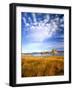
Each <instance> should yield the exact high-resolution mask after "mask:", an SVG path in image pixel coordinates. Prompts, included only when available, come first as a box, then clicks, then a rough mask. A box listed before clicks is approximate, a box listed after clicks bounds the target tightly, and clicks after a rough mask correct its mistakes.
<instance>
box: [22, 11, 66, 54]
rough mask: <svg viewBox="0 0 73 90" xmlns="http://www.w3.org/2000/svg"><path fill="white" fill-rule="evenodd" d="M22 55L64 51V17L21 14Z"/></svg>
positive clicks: (43, 14) (61, 15)
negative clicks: (52, 50) (55, 50)
mask: <svg viewBox="0 0 73 90" xmlns="http://www.w3.org/2000/svg"><path fill="white" fill-rule="evenodd" d="M21 31H22V33H21V38H22V41H21V42H22V53H31V52H41V51H50V50H51V49H52V48H55V49H57V50H64V15H63V14H51V13H30V12H22V13H21Z"/></svg>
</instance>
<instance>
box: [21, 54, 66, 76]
mask: <svg viewBox="0 0 73 90" xmlns="http://www.w3.org/2000/svg"><path fill="white" fill-rule="evenodd" d="M21 69H22V77H35V76H55V75H64V57H63V56H32V55H22V59H21Z"/></svg>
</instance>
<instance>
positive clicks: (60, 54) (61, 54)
mask: <svg viewBox="0 0 73 90" xmlns="http://www.w3.org/2000/svg"><path fill="white" fill-rule="evenodd" d="M32 55H33V56H53V55H52V54H40V53H37V54H35V53H33V54H32ZM54 56H64V52H59V53H57V54H55V55H54Z"/></svg>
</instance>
